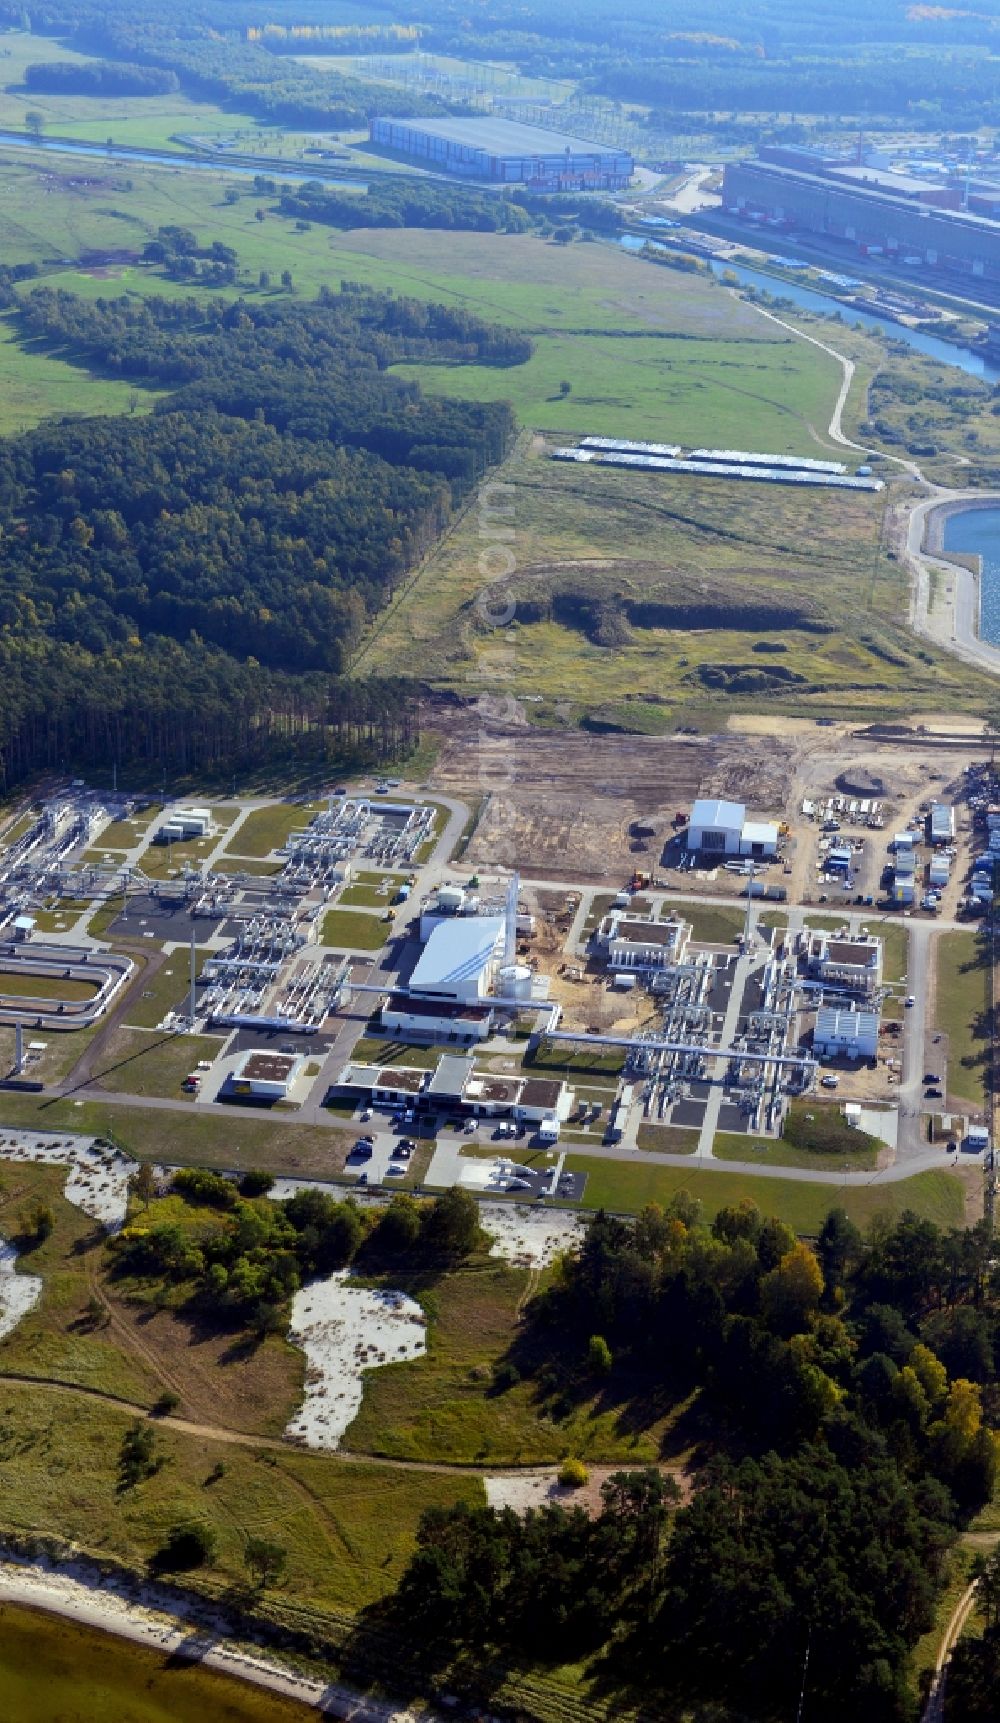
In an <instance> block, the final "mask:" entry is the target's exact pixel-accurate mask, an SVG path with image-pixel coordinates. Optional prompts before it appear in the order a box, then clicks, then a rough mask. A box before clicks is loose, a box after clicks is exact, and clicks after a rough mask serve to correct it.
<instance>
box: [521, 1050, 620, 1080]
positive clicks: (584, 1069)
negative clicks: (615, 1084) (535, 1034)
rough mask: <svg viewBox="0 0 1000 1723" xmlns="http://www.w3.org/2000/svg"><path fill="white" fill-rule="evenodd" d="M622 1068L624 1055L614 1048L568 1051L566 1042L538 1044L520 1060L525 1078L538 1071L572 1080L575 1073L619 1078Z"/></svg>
mask: <svg viewBox="0 0 1000 1723" xmlns="http://www.w3.org/2000/svg"><path fill="white" fill-rule="evenodd" d="M624 1068H625V1054H624V1052H619V1051H618V1050H617V1049H616V1048H612V1049H610V1050H609V1051H608V1052H607V1053H599V1052H598V1051H597V1049H596V1048H587V1049H586V1050H584V1049H581V1050H580V1051H579V1052H573V1051H572V1044H571V1043H570V1042H568V1041H549V1042H545V1041H543V1042H541V1043H540V1044H539V1046H537V1047H536V1048H535V1051H534V1052H533V1053H532V1054H531V1056H530V1058H525V1060H524V1070H525V1072H526V1074H527V1075H528V1076H530V1075H531V1074H532V1073H533V1072H536V1071H539V1072H541V1073H542V1074H543V1075H546V1076H547V1075H548V1074H549V1073H552V1074H556V1073H559V1072H564V1073H565V1074H566V1076H567V1078H569V1077H573V1076H576V1075H578V1074H582V1075H587V1076H593V1077H608V1076H616V1075H619V1074H620V1073H621V1072H622V1071H623V1070H624Z"/></svg>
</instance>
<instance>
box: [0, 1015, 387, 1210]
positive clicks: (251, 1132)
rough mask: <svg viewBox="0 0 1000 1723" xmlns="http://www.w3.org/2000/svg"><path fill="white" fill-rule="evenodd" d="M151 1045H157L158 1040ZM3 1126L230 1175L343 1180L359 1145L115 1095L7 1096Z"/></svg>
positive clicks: (318, 1129)
mask: <svg viewBox="0 0 1000 1723" xmlns="http://www.w3.org/2000/svg"><path fill="white" fill-rule="evenodd" d="M66 1039H76V1038H75V1037H66ZM147 1039H151V1040H153V1041H155V1040H156V1039H157V1037H156V1036H155V1035H154V1036H151V1037H147ZM183 1039H185V1040H187V1041H188V1045H189V1056H191V1057H192V1062H193V1061H194V1059H195V1058H196V1057H197V1055H191V1054H190V1045H191V1044H190V1038H189V1037H184V1038H183ZM215 1045H217V1043H216V1044H215ZM82 1051H83V1046H82V1045H81V1046H78V1047H77V1048H76V1050H75V1052H74V1055H73V1063H75V1062H76V1060H77V1059H78V1058H79V1057H80V1053H81V1052H82ZM188 1069H190V1067H188ZM4 1125H25V1126H27V1127H29V1128H35V1129H38V1130H48V1131H58V1130H72V1131H82V1132H85V1133H87V1134H90V1135H93V1136H97V1137H113V1138H114V1140H115V1141H116V1142H117V1143H120V1145H121V1147H122V1148H123V1149H126V1150H127V1151H128V1153H129V1154H130V1155H134V1156H135V1158H136V1159H137V1160H141V1161H163V1160H167V1161H170V1162H172V1163H175V1164H176V1165H178V1166H195V1167H214V1168H219V1169H224V1170H228V1169H229V1168H234V1167H235V1168H238V1169H239V1170H240V1171H243V1172H246V1171H247V1170H248V1169H250V1168H251V1167H253V1168H258V1167H259V1168H260V1169H262V1170H263V1171H264V1172H269V1173H294V1174H296V1175H297V1176H299V1177H301V1178H318V1179H336V1178H337V1177H338V1176H339V1174H340V1173H341V1172H342V1170H343V1166H344V1161H345V1159H346V1157H347V1154H348V1151H349V1149H350V1147H351V1144H352V1142H353V1141H354V1133H353V1132H350V1131H346V1130H344V1131H341V1130H339V1129H338V1128H337V1127H335V1126H334V1127H330V1126H326V1125H300V1124H296V1123H295V1122H294V1121H290V1120H289V1119H288V1118H287V1116H284V1115H270V1114H267V1113H261V1114H258V1113H254V1112H251V1111H250V1110H249V1109H238V1110H234V1109H233V1108H229V1107H219V1108H216V1107H208V1106H192V1107H190V1108H189V1109H185V1110H181V1109H179V1108H178V1109H171V1110H170V1111H169V1112H164V1111H153V1110H150V1109H147V1108H144V1107H142V1106H130V1105H129V1104H128V1102H127V1101H115V1100H112V1099H111V1098H110V1097H109V1099H108V1100H107V1101H94V1100H82V1099H80V1100H73V1099H62V1098H55V1097H52V1098H48V1097H42V1096H38V1095H18V1094H13V1093H3V1094H0V1127H2V1126H4Z"/></svg>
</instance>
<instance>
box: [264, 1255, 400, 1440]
mask: <svg viewBox="0 0 1000 1723" xmlns="http://www.w3.org/2000/svg"><path fill="white" fill-rule="evenodd" d="M349 1282H350V1270H349V1269H341V1270H340V1271H339V1272H338V1273H337V1274H331V1275H329V1276H328V1277H327V1279H325V1280H317V1281H314V1282H313V1283H312V1285H311V1286H304V1287H303V1288H302V1290H301V1292H297V1293H296V1294H295V1298H294V1300H293V1303H292V1321H291V1326H290V1327H289V1330H288V1338H289V1340H290V1341H291V1343H292V1345H293V1346H300V1347H301V1348H302V1350H303V1352H304V1353H305V1355H306V1358H307V1360H308V1369H307V1370H306V1385H305V1399H304V1400H303V1403H302V1405H301V1407H300V1408H299V1410H298V1412H296V1414H295V1416H294V1417H293V1418H292V1419H291V1421H290V1422H289V1424H288V1425H287V1426H286V1429H285V1435H286V1436H287V1437H288V1438H289V1440H290V1441H293V1442H298V1443H300V1444H301V1445H302V1446H303V1447H306V1448H326V1449H331V1448H338V1447H339V1446H340V1438H341V1437H342V1435H343V1434H344V1431H345V1430H346V1429H347V1427H348V1425H349V1424H351V1423H352V1422H353V1421H354V1419H355V1418H356V1417H357V1415H358V1412H359V1411H360V1410H361V1400H362V1396H363V1394H364V1372H365V1371H366V1370H377V1369H378V1368H379V1367H380V1366H381V1365H384V1364H405V1363H408V1362H409V1361H410V1360H411V1359H413V1358H419V1357H420V1355H421V1353H423V1352H426V1350H427V1332H426V1330H427V1318H426V1317H425V1315H424V1313H423V1311H422V1310H421V1308H420V1305H419V1304H417V1303H416V1301H415V1300H414V1299H412V1298H408V1297H407V1296H406V1294H405V1293H403V1292H394V1291H385V1290H380V1291H375V1290H373V1289H372V1288H369V1287H360V1286H351V1285H350V1284H349Z"/></svg>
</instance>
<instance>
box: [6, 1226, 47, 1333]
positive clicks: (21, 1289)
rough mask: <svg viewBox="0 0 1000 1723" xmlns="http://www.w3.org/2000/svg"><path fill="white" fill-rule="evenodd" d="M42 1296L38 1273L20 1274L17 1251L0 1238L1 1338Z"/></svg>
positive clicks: (9, 1331) (14, 1326) (11, 1329)
mask: <svg viewBox="0 0 1000 1723" xmlns="http://www.w3.org/2000/svg"><path fill="white" fill-rule="evenodd" d="M41 1296H42V1280H41V1276H40V1275H38V1274H18V1272H17V1251H16V1250H15V1248H14V1246H13V1245H12V1244H8V1243H7V1241H6V1239H0V1340H2V1339H3V1338H4V1336H5V1335H7V1334H10V1333H11V1332H12V1331H13V1329H15V1328H16V1327H17V1325H18V1323H19V1322H20V1320H21V1318H22V1316H27V1314H28V1311H29V1310H34V1308H35V1305H36V1304H37V1303H38V1300H39V1299H40V1298H41Z"/></svg>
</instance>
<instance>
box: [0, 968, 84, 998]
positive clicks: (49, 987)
mask: <svg viewBox="0 0 1000 1723" xmlns="http://www.w3.org/2000/svg"><path fill="white" fill-rule="evenodd" d="M96 992H97V983H96V981H77V980H76V979H75V978H74V977H73V976H72V975H25V974H24V973H23V971H20V970H7V969H0V994H9V995H10V996H11V997H15V996H16V997H17V998H19V999H25V1000H29V999H66V1000H69V999H73V1000H80V999H93V997H94V994H95V993H96Z"/></svg>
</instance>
